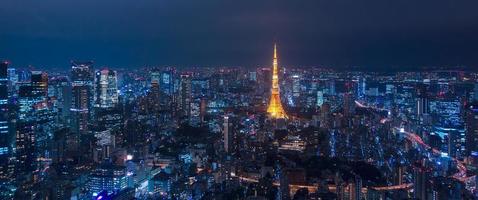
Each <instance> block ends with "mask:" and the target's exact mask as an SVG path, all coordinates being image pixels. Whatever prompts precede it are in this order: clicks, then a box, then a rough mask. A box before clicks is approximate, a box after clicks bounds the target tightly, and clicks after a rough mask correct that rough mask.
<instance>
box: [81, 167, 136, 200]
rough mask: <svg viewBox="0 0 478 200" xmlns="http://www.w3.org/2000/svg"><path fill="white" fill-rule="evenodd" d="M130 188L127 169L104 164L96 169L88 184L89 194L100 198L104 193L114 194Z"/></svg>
mask: <svg viewBox="0 0 478 200" xmlns="http://www.w3.org/2000/svg"><path fill="white" fill-rule="evenodd" d="M127 186H128V176H127V175H126V167H123V166H117V165H113V164H112V163H108V162H107V163H103V164H101V165H100V166H98V167H97V168H96V169H94V170H93V171H92V172H91V174H90V176H89V181H88V184H87V189H88V192H89V194H91V195H92V196H98V194H99V193H101V192H102V191H107V193H108V194H112V193H114V192H115V191H121V190H123V189H125V188H126V187H127Z"/></svg>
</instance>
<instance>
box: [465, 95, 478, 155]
mask: <svg viewBox="0 0 478 200" xmlns="http://www.w3.org/2000/svg"><path fill="white" fill-rule="evenodd" d="M465 149H466V152H467V155H471V154H477V153H478V104H471V105H468V106H467V108H466V142H465Z"/></svg>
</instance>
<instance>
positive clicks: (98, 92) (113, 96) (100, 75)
mask: <svg viewBox="0 0 478 200" xmlns="http://www.w3.org/2000/svg"><path fill="white" fill-rule="evenodd" d="M94 100H95V104H94V106H95V107H99V108H112V107H115V106H116V105H117V104H118V84H117V77H116V71H113V70H109V69H103V70H99V71H97V72H96V74H95V97H94Z"/></svg>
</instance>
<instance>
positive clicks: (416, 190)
mask: <svg viewBox="0 0 478 200" xmlns="http://www.w3.org/2000/svg"><path fill="white" fill-rule="evenodd" d="M412 178H413V197H415V198H417V199H427V196H428V186H429V185H430V183H429V179H430V171H429V169H428V168H426V167H424V166H422V165H420V164H418V165H416V166H414V167H413V177H412Z"/></svg>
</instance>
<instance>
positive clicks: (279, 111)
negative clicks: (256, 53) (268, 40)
mask: <svg viewBox="0 0 478 200" xmlns="http://www.w3.org/2000/svg"><path fill="white" fill-rule="evenodd" d="M267 113H268V114H269V115H270V116H271V117H272V118H282V119H283V118H287V114H286V113H285V110H284V108H283V107H282V103H281V100H280V90H279V69H278V64H277V46H276V45H275V44H274V59H273V61H272V88H271V97H270V102H269V107H268V108H267Z"/></svg>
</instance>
